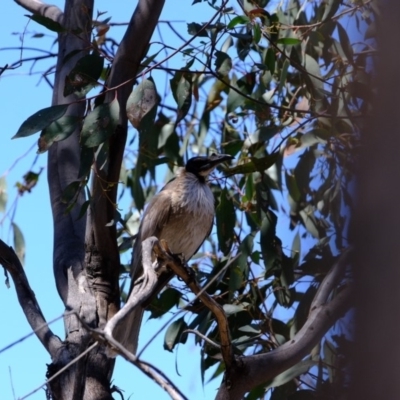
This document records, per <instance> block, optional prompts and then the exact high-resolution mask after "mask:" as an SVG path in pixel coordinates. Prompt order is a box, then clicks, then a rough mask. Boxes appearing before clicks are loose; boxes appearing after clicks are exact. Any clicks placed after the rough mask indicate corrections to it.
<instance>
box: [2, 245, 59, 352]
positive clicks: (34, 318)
mask: <svg viewBox="0 0 400 400" xmlns="http://www.w3.org/2000/svg"><path fill="white" fill-rule="evenodd" d="M0 264H1V265H2V266H3V267H4V268H5V269H6V270H7V272H8V273H9V274H10V275H11V277H12V279H13V282H14V285H15V289H16V291H17V296H18V301H19V304H20V305H21V308H22V311H23V312H24V314H25V316H26V319H27V320H28V322H29V325H30V326H31V328H32V329H33V331H34V332H35V334H36V336H37V337H38V339H39V340H40V341H41V342H42V344H43V346H44V347H45V348H46V350H47V351H48V352H49V353H50V355H51V356H52V357H53V356H54V355H55V354H56V352H57V350H58V349H59V348H60V347H61V345H62V342H61V340H60V338H59V337H58V336H56V335H55V334H54V333H53V332H52V331H51V329H50V328H49V326H48V325H47V322H46V320H45V318H44V316H43V314H42V310H41V309H40V306H39V304H38V302H37V300H36V297H35V293H33V291H32V289H31V287H30V285H29V282H28V279H27V277H26V275H25V271H24V268H23V267H22V265H21V262H20V261H19V259H18V256H17V255H16V254H15V251H14V250H13V248H12V247H9V246H8V245H7V244H6V243H4V242H3V241H2V240H0Z"/></svg>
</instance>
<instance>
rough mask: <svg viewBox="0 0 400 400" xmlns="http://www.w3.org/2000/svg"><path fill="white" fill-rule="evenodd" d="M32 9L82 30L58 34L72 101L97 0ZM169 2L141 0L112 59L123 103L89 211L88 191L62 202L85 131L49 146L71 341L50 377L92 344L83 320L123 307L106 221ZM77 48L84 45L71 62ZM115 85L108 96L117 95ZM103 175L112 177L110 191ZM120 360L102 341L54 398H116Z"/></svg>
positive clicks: (59, 78) (78, 110)
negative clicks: (132, 112) (131, 98)
mask: <svg viewBox="0 0 400 400" xmlns="http://www.w3.org/2000/svg"><path fill="white" fill-rule="evenodd" d="M17 3H18V4H20V5H21V6H22V7H24V8H26V9H28V10H29V11H31V12H33V13H35V14H39V15H44V16H46V17H48V18H51V19H53V20H56V21H58V22H59V23H61V24H62V25H63V26H64V27H65V28H67V30H68V31H69V32H70V31H71V30H73V29H77V28H78V29H80V30H81V31H82V33H80V34H79V35H76V34H73V33H62V34H59V43H58V44H59V55H58V59H57V66H56V74H55V81H54V91H53V99H52V104H53V105H57V104H66V103H71V102H72V101H75V100H77V99H76V98H75V96H74V95H71V96H68V97H66V98H65V97H64V96H63V90H64V80H65V76H66V75H67V74H68V73H69V71H70V70H71V69H72V68H73V67H74V65H75V63H76V61H77V60H78V59H79V58H80V57H82V56H83V55H84V54H85V52H87V49H89V48H90V40H91V25H92V14H93V0H67V1H66V3H65V10H64V12H62V11H61V10H59V9H58V8H57V7H54V6H49V5H47V4H43V3H41V2H39V1H31V0H18V1H17ZM163 5H164V1H157V0H140V1H139V3H138V5H137V8H136V11H135V13H134V14H133V16H132V19H131V21H130V24H129V26H128V28H127V31H126V33H125V36H124V38H123V39H122V42H121V45H120V48H119V50H118V53H117V55H116V58H115V60H114V63H113V66H112V70H111V75H110V79H109V82H108V87H114V86H117V85H120V84H122V83H126V84H125V85H124V86H122V87H121V88H119V89H118V90H117V96H118V101H119V103H120V108H121V116H120V124H119V126H118V128H117V130H116V132H115V134H114V135H113V136H112V138H111V139H110V140H109V143H108V145H109V149H110V156H109V159H108V165H107V168H106V169H105V170H104V171H101V173H100V175H101V176H100V179H97V177H95V178H94V180H93V182H94V184H93V188H92V196H93V199H94V203H93V207H92V208H91V210H90V212H89V213H88V215H87V216H85V217H83V218H80V219H79V218H78V215H79V212H80V209H81V206H82V204H83V202H84V201H85V197H84V193H83V192H81V193H80V194H79V195H78V199H77V202H76V205H75V207H74V208H73V209H72V211H71V212H66V205H65V204H64V203H62V202H61V197H62V194H63V192H64V190H65V188H66V187H67V186H68V185H69V184H70V183H71V182H74V181H76V180H78V178H79V176H78V174H79V167H80V145H79V132H75V133H74V134H73V135H71V136H70V137H69V138H68V139H66V140H64V141H61V142H57V143H55V144H53V146H52V147H51V148H50V150H49V158H48V182H49V190H50V198H51V204H52V212H53V220H54V256H53V264H54V275H55V280H56V285H57V289H58V292H59V294H60V297H61V299H62V301H63V302H64V305H65V307H66V310H68V311H69V310H73V311H74V312H75V313H76V314H75V313H68V314H67V315H66V317H65V327H66V339H65V341H64V342H63V344H62V346H58V347H57V349H54V350H53V351H52V352H51V356H52V360H53V363H52V364H51V365H50V366H49V369H48V377H50V376H51V375H53V374H54V373H55V372H57V371H58V370H60V369H61V368H62V367H63V366H65V365H66V364H68V363H69V362H70V361H71V360H73V359H74V358H75V357H76V356H78V355H79V354H80V353H81V352H82V351H83V350H85V349H86V348H87V347H88V346H89V345H90V344H91V343H93V338H92V336H91V335H90V334H89V333H88V332H87V330H86V329H85V328H84V326H83V325H82V323H81V321H82V320H84V321H85V323H86V324H87V325H88V326H89V327H92V328H97V327H100V328H102V327H104V326H105V324H106V322H107V320H108V319H109V318H111V317H112V316H113V315H114V314H115V313H116V312H117V310H118V309H119V286H118V278H119V266H120V261H119V252H118V247H117V241H116V229H115V226H111V227H106V226H105V225H106V224H107V223H108V222H110V221H111V220H112V219H113V218H114V213H115V205H114V204H115V203H116V198H117V182H118V178H119V171H120V167H121V162H122V157H123V152H124V148H125V142H126V135H127V119H126V115H125V103H126V100H127V97H128V95H129V93H130V91H131V89H132V86H133V84H134V82H135V77H136V74H137V70H138V67H139V65H140V61H141V59H142V58H143V56H144V55H145V50H146V48H147V46H148V43H149V41H150V38H151V35H152V33H153V31H154V28H155V26H156V23H157V21H158V18H159V15H160V12H161V10H162V7H163ZM73 50H81V51H80V52H79V53H78V54H77V55H75V56H74V57H71V58H69V59H68V60H67V61H65V57H66V56H67V55H68V54H70V53H71V51H73ZM114 96H115V91H111V92H110V93H109V94H107V96H106V101H110V98H114ZM84 111H85V103H84V102H80V103H74V104H71V105H70V106H69V108H68V111H67V115H75V116H81V117H82V116H83V115H84ZM101 180H103V182H112V183H114V186H113V188H112V189H111V191H110V192H109V193H108V194H107V197H106V196H104V193H103V190H102V187H101ZM113 365H114V360H113V359H110V358H108V357H107V356H106V354H105V349H104V346H96V347H95V348H94V349H93V350H92V351H91V352H90V353H89V354H88V355H87V356H85V357H83V358H82V359H80V360H79V361H78V362H77V363H76V364H74V365H73V366H72V367H70V368H69V369H68V371H67V372H65V373H62V374H61V376H60V377H59V378H57V379H54V380H53V381H52V382H51V383H50V390H51V393H52V396H53V398H55V399H85V400H91V399H93V400H99V399H111V398H112V396H111V388H110V379H111V374H112V370H113Z"/></svg>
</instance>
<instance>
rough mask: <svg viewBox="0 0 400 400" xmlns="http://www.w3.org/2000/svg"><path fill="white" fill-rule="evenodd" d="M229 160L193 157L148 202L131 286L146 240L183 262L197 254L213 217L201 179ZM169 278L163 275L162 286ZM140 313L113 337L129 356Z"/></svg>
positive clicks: (134, 346)
mask: <svg viewBox="0 0 400 400" xmlns="http://www.w3.org/2000/svg"><path fill="white" fill-rule="evenodd" d="M232 158H233V157H231V156H229V155H225V154H218V155H217V154H213V155H211V156H209V157H194V158H192V159H190V160H189V161H188V163H187V164H186V167H185V168H181V169H180V170H179V171H178V173H177V176H176V178H175V179H174V180H172V181H170V182H169V183H168V184H167V185H165V187H164V188H163V189H162V190H161V191H160V192H159V193H158V194H157V195H155V196H154V197H153V198H152V200H151V201H150V203H149V204H148V206H147V208H146V210H145V212H144V214H143V218H142V221H141V224H140V228H139V232H138V235H137V238H136V241H135V245H134V248H133V262H132V282H134V280H135V279H137V278H138V277H139V276H140V275H141V274H142V265H141V264H142V257H141V245H142V242H143V240H145V239H147V238H148V237H151V236H156V237H157V238H158V239H164V240H166V241H167V243H168V247H169V249H170V251H171V252H172V253H174V254H183V255H184V257H185V259H186V261H188V260H189V259H190V258H191V257H192V256H193V255H194V254H195V253H196V252H197V250H198V249H199V247H200V246H201V245H202V243H203V242H204V240H205V239H206V238H207V236H208V235H209V233H210V231H211V229H212V223H213V219H214V213H215V210H214V196H213V194H212V192H211V189H210V187H209V186H208V184H207V183H206V179H205V178H206V177H207V176H208V174H209V173H210V172H211V171H212V170H214V168H215V167H216V166H217V165H218V164H220V163H221V162H223V161H226V160H230V159H232ZM170 277H171V275H166V279H164V281H163V284H166V282H168V280H169V279H170ZM143 312H144V309H143V308H141V307H138V308H136V309H135V310H134V311H133V312H132V313H131V316H130V317H129V321H127V323H125V324H124V329H123V332H119V333H118V332H116V334H115V335H114V337H115V338H116V339H117V340H119V341H120V342H121V343H122V344H123V345H124V346H125V347H126V348H127V349H128V350H129V351H131V352H133V353H136V349H137V341H134V340H133V338H137V333H138V332H139V329H140V324H141V320H142V316H143Z"/></svg>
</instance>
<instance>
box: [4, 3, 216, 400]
mask: <svg viewBox="0 0 400 400" xmlns="http://www.w3.org/2000/svg"><path fill="white" fill-rule="evenodd" d="M133 3H134V4H132V3H131V2H122V1H119V2H107V1H105V0H104V1H99V2H96V8H95V9H96V10H99V11H108V14H106V16H105V17H107V16H112V21H114V22H122V21H126V20H127V16H128V15H130V14H131V12H132V11H133V7H134V5H135V4H136V2H133ZM191 3H192V0H179V10H177V6H176V4H177V3H176V2H175V1H166V5H165V8H164V11H163V14H162V16H161V18H162V19H166V20H175V21H179V20H180V21H182V22H178V23H177V24H178V26H179V27H180V28H181V29H180V31H181V32H185V30H186V25H185V23H184V21H183V20H185V21H186V22H193V21H197V22H202V21H206V20H208V19H209V18H210V16H211V15H212V14H213V12H212V11H213V10H211V9H210V8H209V7H208V6H207V5H203V4H196V5H194V6H193V7H192V6H191ZM52 4H56V5H59V6H61V7H62V2H61V1H53V2H52ZM110 4H111V5H110ZM111 7H112V8H111ZM25 14H29V13H28V12H27V11H26V10H24V9H22V8H20V7H19V6H18V5H17V4H16V3H15V2H13V1H8V2H7V7H5V13H4V15H3V22H2V24H1V25H0V34H1V37H2V43H1V45H0V47H1V48H3V49H4V48H6V47H18V46H20V36H19V35H18V34H16V35H15V34H13V32H17V33H21V32H23V30H24V29H25V26H26V23H27V21H28V19H27V18H26V17H24V15H25ZM123 29H124V28H113V30H112V31H111V35H112V36H113V37H118V36H120V35H121V34H122V33H123ZM34 33H45V34H46V35H48V37H43V38H32V35H33V34H34ZM54 39H55V35H53V34H52V33H51V32H48V31H46V30H45V28H43V27H41V26H39V25H37V24H35V23H33V22H31V23H30V24H29V25H28V27H27V33H26V35H25V43H24V45H25V46H28V47H30V46H31V47H39V48H43V49H48V48H49V47H50V46H51V44H52V43H53V41H54ZM164 40H167V41H168V40H171V41H172V40H175V38H172V37H171V38H169V37H168V34H167V33H166V34H165V36H164ZM53 51H56V47H53ZM29 54H33V53H30V52H28V51H24V57H26V56H29ZM18 58H19V53H18V52H17V51H15V50H14V51H10V50H2V51H0V65H1V66H4V65H5V64H11V63H13V62H14V61H16V60H18ZM178 62H181V59H178ZM42 65H45V64H42ZM47 65H49V64H47ZM35 69H36V70H38V71H41V70H43V69H44V68H42V67H40V66H39V65H38V66H37V67H36V68H35ZM28 72H29V65H26V66H22V67H21V68H19V69H16V70H14V71H11V72H7V73H6V74H4V75H3V76H2V77H1V78H0V92H1V94H2V96H1V100H0V104H1V115H2V129H1V145H0V176H2V175H3V174H5V173H6V180H7V184H8V207H7V208H8V209H9V208H10V207H11V205H12V204H13V202H14V201H15V200H16V198H17V190H16V188H15V183H16V182H17V181H22V177H23V175H24V174H25V173H26V172H27V171H28V170H29V169H30V167H31V165H32V163H33V161H34V160H35V157H36V154H35V153H36V148H35V146H34V144H35V143H36V141H37V137H38V135H33V136H31V137H29V138H25V139H18V140H11V137H12V136H13V135H14V134H15V133H16V132H17V130H18V128H19V126H20V124H21V123H22V122H23V121H24V120H25V119H26V118H27V117H29V116H30V115H32V114H33V113H34V112H36V111H38V110H39V109H41V108H44V107H48V106H49V105H50V101H51V90H50V88H49V87H48V85H47V84H45V83H44V82H43V81H42V82H41V83H39V80H40V75H33V76H29V75H28ZM32 146H33V148H32V149H31V151H30V152H29V153H28V154H27V155H25V156H24V157H22V158H21V159H20V161H19V162H18V163H17V164H16V165H15V167H14V168H13V169H12V170H11V171H9V168H10V167H11V166H12V164H13V163H14V161H15V160H17V159H18V158H19V157H21V156H22V155H24V154H25V153H26V152H27V151H28V150H29V149H30V148H31V147H32ZM46 164H47V155H46V154H44V155H40V156H39V157H38V159H37V161H36V163H35V165H34V167H33V168H32V170H33V171H35V172H37V171H38V170H39V169H40V168H44V170H43V173H42V175H41V177H40V180H39V183H38V185H37V187H35V188H34V189H33V190H32V192H31V193H26V194H24V195H23V196H22V197H20V198H19V199H18V204H17V209H16V213H15V217H14V222H16V223H17V224H18V226H19V227H20V228H21V230H22V232H23V234H24V237H25V241H26V261H25V271H26V274H27V276H28V279H29V281H30V284H31V287H32V289H33V290H34V292H35V294H36V297H37V299H38V302H39V304H40V305H41V307H42V311H43V313H44V315H45V317H46V319H47V320H48V321H49V320H52V319H54V318H56V317H59V316H60V315H61V314H62V312H63V305H62V302H61V300H60V299H59V297H58V294H57V291H56V289H55V284H54V278H53V272H52V233H53V232H52V219H51V211H50V210H51V209H50V203H49V196H48V189H47V182H46ZM3 217H4V214H0V220H1V219H3ZM9 222H10V220H9V218H8V217H6V218H5V220H4V223H3V224H2V225H1V226H0V237H1V239H2V240H4V241H6V242H7V243H9V244H12V233H11V231H10V229H9ZM4 280H5V278H3V280H2V282H1V285H0V298H1V302H2V304H3V310H2V319H3V323H2V329H1V330H0V350H1V349H3V348H4V347H6V346H8V345H9V344H11V343H12V342H14V341H16V340H19V339H20V338H21V337H23V336H25V335H26V334H28V333H29V332H30V331H31V329H30V326H29V325H28V323H27V322H26V319H25V316H24V314H23V312H22V310H21V308H20V306H19V304H18V300H17V297H16V294H15V290H14V285H13V283H12V281H11V288H10V289H7V287H6V286H5V284H3V282H4ZM4 305H6V307H4ZM159 326H160V321H159V320H152V321H149V322H147V323H145V324H144V329H143V332H142V339H141V343H143V342H144V341H145V340H143V338H144V339H146V338H149V337H151V335H152V334H153V332H154V331H155V330H157V329H158V327H159ZM52 329H53V331H54V332H55V333H56V334H58V335H59V336H60V337H61V338H64V327H63V322H62V319H60V320H59V321H58V322H56V323H54V324H52ZM162 344H163V334H161V335H159V336H158V337H157V338H156V339H155V340H154V342H153V343H152V345H151V346H150V348H149V349H148V350H146V352H145V353H144V354H143V359H145V360H146V361H149V362H151V363H154V364H155V365H157V367H159V368H160V369H161V370H163V371H165V372H166V373H167V375H168V376H169V377H170V378H171V379H172V381H173V382H174V383H175V384H176V385H177V386H178V387H179V388H180V389H181V390H182V391H183V392H184V393H185V394H186V395H187V396H188V397H189V398H190V399H193V400H196V399H199V400H200V399H206V398H207V399H208V398H213V397H214V396H215V390H216V388H217V387H218V381H215V382H213V383H211V384H209V385H206V386H205V388H204V390H203V388H202V385H201V381H200V369H199V363H200V357H199V353H200V348H199V347H195V346H194V344H187V345H185V346H182V347H181V348H180V349H179V352H178V355H176V352H175V353H168V352H166V351H164V349H163V347H162ZM50 362H51V360H50V357H49V356H48V354H47V352H46V351H45V350H44V348H43V347H42V345H41V344H40V343H39V341H38V340H37V338H36V337H35V336H31V337H30V338H28V339H26V340H25V341H23V342H20V343H18V344H17V345H15V346H13V347H12V348H10V349H8V350H6V351H4V352H2V353H0V376H1V397H2V399H13V398H14V393H13V390H14V392H15V398H19V397H22V396H25V395H26V394H28V393H29V392H30V391H32V390H33V389H35V388H36V387H37V386H39V385H40V384H42V383H43V382H44V380H45V373H46V364H49V363H50ZM175 363H177V367H178V369H179V372H180V374H181V376H178V375H177V374H176V372H175ZM10 373H11V375H10ZM113 384H114V385H116V386H118V387H119V388H121V389H122V390H124V395H125V398H128V397H129V396H130V395H132V394H134V398H144V396H146V397H147V398H157V399H161V400H162V399H167V398H169V396H168V395H167V394H166V393H165V392H164V391H163V390H162V389H160V388H159V387H158V386H157V385H156V384H155V383H153V382H152V381H150V380H149V379H148V378H147V377H146V376H145V375H143V374H142V373H141V372H140V371H138V370H137V369H136V368H135V367H134V366H132V365H129V364H128V363H127V362H125V361H124V360H123V359H118V361H117V365H116V369H115V373H114V376H113ZM118 397H119V396H118V395H116V398H118ZM44 398H45V394H44V392H43V390H40V391H38V392H37V393H35V394H33V395H31V396H29V399H32V400H34V399H44Z"/></svg>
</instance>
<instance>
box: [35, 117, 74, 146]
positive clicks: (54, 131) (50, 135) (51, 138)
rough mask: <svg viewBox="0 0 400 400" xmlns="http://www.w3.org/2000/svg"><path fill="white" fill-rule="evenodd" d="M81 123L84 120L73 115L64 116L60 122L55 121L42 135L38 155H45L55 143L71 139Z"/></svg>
mask: <svg viewBox="0 0 400 400" xmlns="http://www.w3.org/2000/svg"><path fill="white" fill-rule="evenodd" d="M81 121H82V118H80V117H75V116H73V115H64V116H63V117H61V118H59V119H58V120H56V121H53V122H52V123H51V124H50V125H49V126H48V127H47V128H45V129H44V130H43V131H42V133H41V134H40V138H39V142H38V146H39V149H38V153H44V152H45V151H47V150H48V149H49V148H50V146H51V145H52V144H53V143H54V142H59V141H61V140H64V139H66V138H67V137H69V136H70V135H71V134H72V133H73V132H74V131H75V130H76V129H78V128H79V126H80V123H81Z"/></svg>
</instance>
